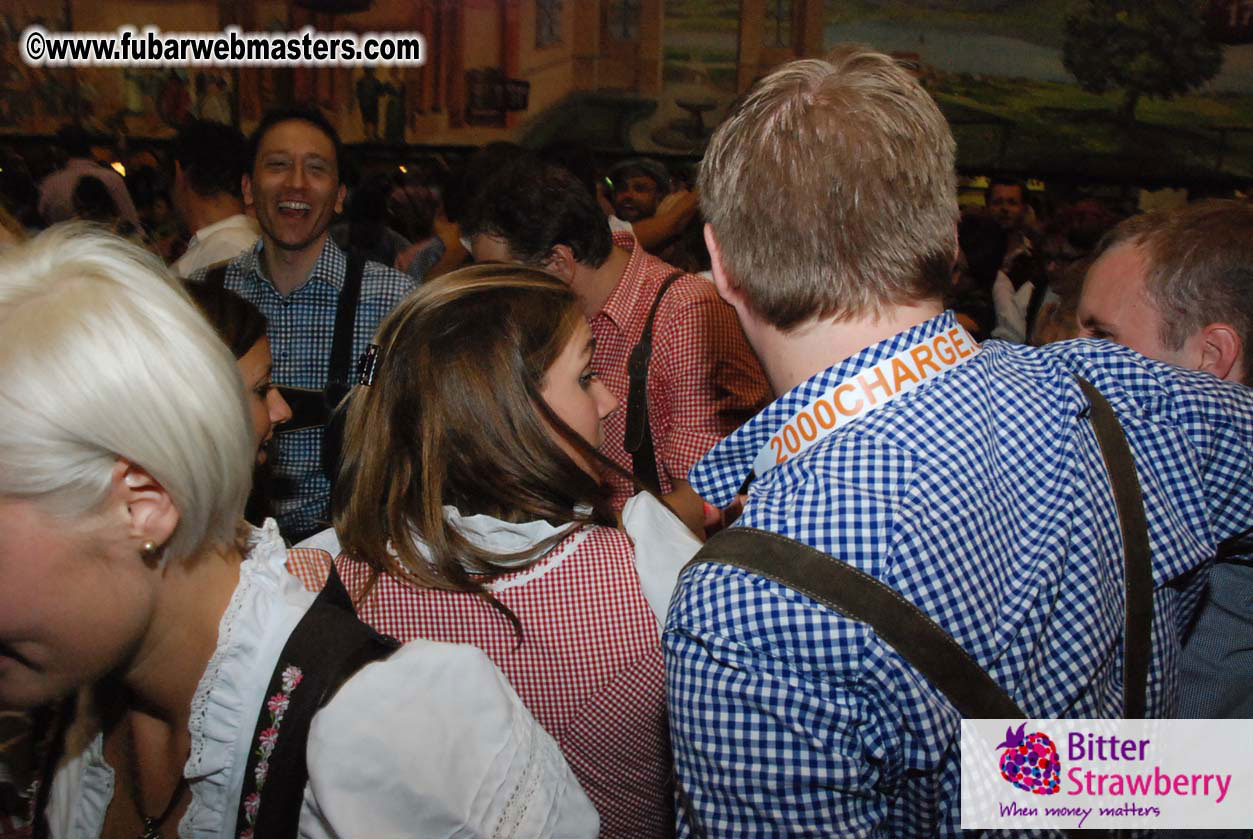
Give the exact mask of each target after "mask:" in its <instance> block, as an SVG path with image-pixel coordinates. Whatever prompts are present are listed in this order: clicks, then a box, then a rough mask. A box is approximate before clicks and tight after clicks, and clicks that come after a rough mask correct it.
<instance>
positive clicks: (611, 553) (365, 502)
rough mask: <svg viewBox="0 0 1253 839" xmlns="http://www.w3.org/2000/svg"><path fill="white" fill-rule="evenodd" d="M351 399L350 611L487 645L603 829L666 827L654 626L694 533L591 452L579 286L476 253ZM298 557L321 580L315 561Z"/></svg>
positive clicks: (596, 419) (396, 338)
mask: <svg viewBox="0 0 1253 839" xmlns="http://www.w3.org/2000/svg"><path fill="white" fill-rule="evenodd" d="M376 340H377V343H378V345H379V364H378V367H377V371H376V373H375V376H374V379H373V383H372V384H371V385H369V386H367V387H358V388H357V390H356V391H355V392H354V393H353V395H352V396H351V399H350V407H349V411H348V419H347V423H346V427H347V429H348V430H347V433H346V437H345V445H344V454H343V462H342V467H341V471H340V477H339V482H338V483H337V486H336V495H335V497H334V498H333V502H332V510H333V513H334V520H335V530H336V533H337V534H338V544H337V543H336V539H335V535H334V534H331V533H329V532H327V533H324V534H321V535H320V536H319V537H315V538H314V540H311V543H312V544H321V545H323V546H326V547H327V548H329V549H330V550H332V551H335V550H337V549H341V546H342V552H341V553H340V554H339V557H338V559H337V560H336V566H337V568H338V569H339V572H340V575H341V577H342V578H343V579H344V581H345V584H346V585H347V586H348V590H349V592H350V593H351V594H353V596H354V600H355V602H356V603H357V609H358V613H359V614H360V616H361V617H362V619H363V620H365V621H366V622H367V623H369V624H371V625H373V626H374V627H375V628H376V629H379V630H380V631H382V632H385V633H387V634H389V635H393V636H395V637H398V638H400V639H402V640H406V639H409V638H417V637H422V638H432V639H438V640H447V641H452V640H456V641H458V642H463V643H471V644H475V645H477V646H479V647H481V648H482V649H483V650H484V651H485V652H486V653H487V654H488V656H489V657H491V658H492V659H493V660H494V661H495V662H496V664H497V665H498V666H499V667H500V668H501V670H502V671H503V672H504V673H505V676H506V678H507V679H509V681H510V683H511V684H512V685H513V687H514V689H515V690H517V691H518V695H519V696H520V697H521V698H522V701H523V702H524V703H525V704H526V705H527V707H528V708H529V709H530V710H531V712H532V713H533V714H534V715H535V717H536V719H537V720H539V722H540V724H541V725H543V726H544V727H545V728H546V729H548V731H549V733H550V734H552V735H553V737H554V738H555V739H556V740H557V743H558V745H559V746H560V747H561V749H562V751H563V753H564V754H565V756H566V759H567V760H568V761H569V763H570V766H571V768H572V769H573V770H574V773H575V776H576V777H577V778H578V779H579V781H580V783H581V784H582V785H583V788H584V789H585V790H586V792H587V794H588V797H589V798H591V799H592V803H593V804H595V805H596V807H597V810H598V811H599V812H600V815H601V835H602V836H632V837H641V836H666V835H670V834H671V833H672V832H673V824H674V820H673V815H672V804H671V796H672V790H671V787H670V784H669V778H670V769H671V765H670V750H669V740H668V735H667V724H666V711H665V704H664V693H665V691H664V679H663V668H662V657H661V643H660V623H661V621H662V619H663V618H664V613H665V608H666V605H667V604H668V601H669V596H670V592H671V590H672V589H673V586H674V582H675V579H676V578H677V575H678V572H679V570H680V568H681V567H682V566H683V564H684V562H686V560H687V559H688V558H689V557H690V556H691V555H692V553H694V552H695V550H696V549H697V548H698V547H699V544H698V542H697V541H696V539H695V538H694V537H693V536H692V535H691V534H690V533H689V532H688V531H687V529H686V528H685V527H684V525H683V524H682V523H681V522H680V521H679V520H678V518H676V517H675V516H674V515H673V514H672V513H671V512H670V511H669V510H668V509H667V508H666V507H665V506H664V505H662V504H661V503H660V502H659V501H657V499H655V498H653V497H652V496H651V495H647V494H641V495H638V496H636V497H635V498H634V499H632V500H631V502H630V503H628V505H627V507H626V509H625V510H624V511H623V524H624V528H625V529H620V528H619V527H618V522H617V520H616V518H615V516H614V514H613V513H612V512H610V509H609V507H608V505H607V503H606V500H607V493H606V490H605V487H604V486H603V484H602V480H601V475H602V472H603V470H605V469H609V468H614V467H613V466H612V464H611V463H609V462H608V461H607V460H606V459H605V458H604V457H602V456H601V455H600V454H599V453H598V452H597V451H596V445H597V444H598V443H600V442H601V439H602V436H603V431H602V423H601V421H602V420H603V419H604V418H605V417H606V416H608V415H609V414H610V413H611V412H613V411H614V410H617V408H618V405H617V400H616V399H615V398H614V397H613V396H612V395H611V394H610V393H609V392H608V391H607V390H606V389H605V388H604V386H603V385H602V384H601V383H600V382H599V381H598V380H597V379H596V376H595V372H594V371H593V370H592V369H591V367H590V359H591V351H592V336H591V331H590V329H589V327H588V324H587V322H586V320H585V319H584V318H583V315H582V313H581V309H580V308H579V305H578V300H577V298H576V297H575V295H574V293H573V292H572V291H571V290H570V289H569V288H568V287H567V286H566V285H565V284H564V283H562V282H561V281H560V280H559V279H557V278H555V277H552V276H551V275H549V274H547V273H545V272H542V271H538V270H534V269H530V268H524V267H520V266H514V265H480V266H474V267H471V268H466V269H462V270H459V271H455V272H453V273H451V274H448V275H446V276H444V277H441V278H439V279H438V280H434V281H432V282H430V283H428V284H426V285H424V286H422V287H421V288H420V289H419V290H418V291H417V292H416V293H414V295H412V296H411V297H410V298H409V299H408V300H406V301H405V302H403V303H401V304H400V305H399V306H398V307H397V308H396V309H395V310H394V311H393V312H392V314H391V315H390V316H389V317H388V319H387V320H386V321H385V322H384V324H383V325H382V327H380V330H379V334H378V336H377V339H376ZM297 571H298V573H301V575H302V576H304V577H306V579H308V580H309V581H310V582H311V583H312V584H315V585H316V584H317V582H318V579H317V577H318V570H317V563H316V560H314V561H312V562H311V563H310V564H309V565H307V566H305V567H304V568H303V569H297Z"/></svg>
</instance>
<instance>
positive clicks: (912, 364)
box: [753, 326, 979, 477]
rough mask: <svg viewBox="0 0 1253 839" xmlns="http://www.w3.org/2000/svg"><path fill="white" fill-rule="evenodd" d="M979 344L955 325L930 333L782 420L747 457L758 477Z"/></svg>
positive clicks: (959, 361)
mask: <svg viewBox="0 0 1253 839" xmlns="http://www.w3.org/2000/svg"><path fill="white" fill-rule="evenodd" d="M978 351H979V345H978V344H976V343H975V339H974V338H972V337H970V333H968V332H967V331H966V330H965V329H963V328H962V327H960V326H957V327H954V328H952V329H949V330H947V331H945V332H940V333H938V334H936V335H931V336H929V337H926V338H924V339H922V340H921V341H919V342H918V343H916V344H914V345H913V346H912V347H908V348H906V349H904V350H901V351H900V352H898V353H897V354H896V355H894V356H892V357H891V358H885V359H884V360H883V361H880V362H879V363H878V364H876V365H875V366H873V367H871V368H870V369H868V370H863V371H862V372H860V373H858V374H857V375H855V376H850V377H849V378H847V379H845V380H844V381H842V382H840V383H839V384H838V385H836V386H835V387H832V388H830V389H828V390H827V391H826V392H825V393H823V394H822V395H821V396H819V397H818V398H817V399H815V400H814V401H813V402H810V403H809V404H808V405H806V406H805V407H804V408H801V409H800V410H799V411H797V412H796V413H795V414H793V415H792V417H791V419H789V420H788V421H787V422H785V423H783V425H782V426H781V427H780V428H779V430H778V431H777V432H775V433H774V435H772V436H771V438H770V439H769V440H768V441H767V442H766V445H765V446H763V447H762V449H761V451H760V452H758V453H757V457H756V458H755V459H754V460H753V471H754V472H755V473H756V474H757V475H758V477H760V476H762V475H764V474H766V473H767V472H769V471H770V470H771V469H773V468H774V467H776V466H778V465H779V464H781V463H787V462H788V461H789V460H791V459H793V458H795V457H796V456H797V455H799V454H800V453H801V452H803V451H805V450H806V449H808V448H809V447H810V446H812V445H814V444H815V443H817V442H818V441H819V440H822V439H823V438H825V437H827V436H828V435H830V434H832V433H834V432H835V431H836V430H837V429H839V428H842V427H844V426H845V425H848V424H849V423H850V422H852V421H853V420H855V419H857V418H858V417H862V416H865V415H866V414H868V413H870V412H871V411H873V410H875V409H877V408H882V407H883V406H884V405H886V404H888V403H889V402H891V401H892V400H893V399H896V398H897V397H898V396H902V395H904V394H906V393H909V392H910V391H911V390H913V389H914V388H916V387H918V386H919V385H920V384H922V383H923V382H924V381H926V380H927V379H928V378H931V377H934V376H938V375H939V374H940V373H943V372H945V371H946V370H951V369H953V368H954V367H957V366H958V365H960V364H964V363H965V362H967V361H969V360H970V359H971V358H973V357H974V355H975V353H977V352H978Z"/></svg>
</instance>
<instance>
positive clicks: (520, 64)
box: [0, 0, 1253, 185]
mask: <svg viewBox="0 0 1253 839" xmlns="http://www.w3.org/2000/svg"><path fill="white" fill-rule="evenodd" d="M337 2H338V0H318V2H317V3H312V4H311V2H310V0H222V2H220V3H218V4H216V5H215V4H205V3H201V2H195V0H161V2H159V3H151V2H150V3H145V4H143V5H142V7H136V6H134V5H133V4H132V3H129V2H127V0H59V2H57V3H52V4H49V3H47V2H44V0H0V55H2V56H3V60H2V61H0V134H10V135H21V136H25V137H38V136H48V135H51V134H52V133H54V132H55V131H56V129H57V127H58V126H59V125H60V124H61V123H62V122H65V121H76V122H79V123H80V124H82V125H84V127H87V128H89V129H90V130H92V131H94V132H96V133H98V134H100V135H105V136H107V135H113V136H115V137H118V138H122V137H126V136H130V137H134V138H154V139H161V138H165V137H169V136H171V135H172V134H173V132H174V130H175V127H176V126H177V124H179V122H180V121H181V120H182V119H183V118H185V117H186V116H187V115H196V116H202V117H206V118H210V119H219V120H222V121H229V122H235V123H237V124H238V125H239V126H240V127H241V128H243V129H244V130H245V131H247V130H249V129H250V128H251V127H252V126H253V125H255V123H256V120H257V119H258V118H259V116H260V114H261V112H262V111H263V110H264V109H265V108H267V107H269V106H271V105H273V104H275V103H277V102H280V101H291V100H293V99H294V100H297V101H305V102H309V103H312V104H316V105H318V106H320V107H321V108H322V109H323V110H324V111H325V113H326V114H327V116H328V117H329V118H331V119H332V120H334V121H336V123H337V125H338V126H339V129H340V131H341V133H342V134H343V136H344V139H345V140H346V141H347V142H350V143H365V144H371V145H376V146H379V147H387V146H393V147H400V146H403V145H405V144H410V145H431V146H449V147H470V146H475V145H481V144H483V143H486V142H490V141H492V140H506V139H508V140H515V141H518V142H521V143H523V144H524V145H530V146H539V145H543V144H545V143H547V142H551V141H554V140H562V141H574V142H584V143H587V144H588V145H590V146H592V147H594V148H596V149H597V150H599V151H601V152H605V153H609V154H625V153H629V152H633V151H635V152H644V153H650V154H657V155H665V156H673V157H682V158H689V159H694V158H696V157H698V156H699V155H700V153H701V151H702V149H703V147H704V144H705V142H706V140H707V139H708V136H709V133H710V131H711V130H712V129H713V127H714V126H716V125H717V123H718V121H719V120H720V119H721V117H722V115H723V114H724V113H725V111H726V108H727V106H728V104H729V103H730V102H731V101H732V100H733V99H734V98H735V96H736V95H738V94H739V93H741V92H743V91H744V90H745V89H747V87H748V86H749V85H750V84H751V83H752V81H753V80H754V79H755V78H758V77H760V76H761V75H763V74H765V73H767V72H769V70H770V69H771V68H772V67H775V66H777V65H778V64H779V63H781V62H783V61H787V60H790V59H792V58H794V57H797V56H803V55H810V56H817V55H821V54H822V53H823V52H824V51H825V50H826V49H828V48H829V47H830V46H832V45H833V44H836V43H839V42H844V41H855V42H860V43H864V44H869V45H871V46H873V47H876V48H879V49H882V50H884V51H886V52H889V53H892V54H894V55H896V56H897V57H899V58H900V59H901V60H903V61H906V62H908V63H909V64H910V65H911V66H912V67H913V68H914V69H915V71H916V72H917V74H918V76H919V78H920V79H921V81H922V83H923V84H924V85H926V87H927V88H928V89H929V90H930V91H931V93H932V94H933V95H934V96H935V98H936V100H937V101H938V102H939V103H940V106H941V107H942V109H943V110H944V112H945V114H946V115H947V116H948V118H949V120H950V122H951V123H952V126H953V130H954V133H955V134H956V136H957V139H958V147H959V164H960V166H961V167H962V168H963V169H964V170H966V171H972V172H988V171H992V170H1000V171H1006V172H1016V173H1022V174H1026V175H1029V176H1031V177H1051V176H1056V175H1062V174H1064V175H1070V176H1076V177H1095V178H1104V179H1110V180H1122V181H1137V182H1141V183H1153V182H1157V183H1159V184H1161V185H1168V184H1170V183H1186V182H1192V181H1197V180H1204V179H1208V180H1224V181H1228V182H1230V181H1243V180H1245V179H1249V178H1253V0H373V2H366V3H364V4H363V3H361V2H354V3H353V4H352V6H353V8H354V9H355V10H354V11H351V12H342V13H340V12H326V11H318V12H314V11H310V9H309V8H308V7H309V6H311V5H313V6H317V7H318V8H332V7H334V6H335V5H336V3H337ZM136 9H141V11H140V12H137V11H136ZM136 14H140V15H141V17H142V18H143V19H141V20H135V19H134V16H135V15H136ZM31 22H42V23H44V24H45V25H47V26H48V27H49V28H58V29H59V28H63V27H65V28H70V29H73V30H76V31H109V30H112V29H115V28H116V27H117V26H119V25H122V24H125V23H130V24H133V25H142V24H147V23H153V24H156V25H158V26H160V27H161V28H162V29H163V30H165V31H171V30H173V31H178V30H179V29H180V28H183V29H194V30H204V31H207V30H212V29H218V28H221V27H222V26H224V25H226V24H227V23H233V24H235V25H239V26H241V27H243V29H244V30H245V31H255V30H262V31H282V30H284V29H293V28H298V27H301V26H305V25H310V26H314V27H315V28H317V29H320V30H324V31H334V30H338V29H346V30H351V31H357V32H365V31H372V30H373V31H410V30H411V31H419V32H423V33H424V34H425V36H426V38H427V43H428V45H429V47H430V52H429V57H428V63H427V64H426V65H425V66H423V67H421V68H409V69H406V70H405V71H404V72H403V73H402V72H399V71H397V70H396V69H394V68H386V67H381V68H378V69H377V70H371V71H366V70H363V69H361V68H346V67H319V68H310V67H295V68H286V67H285V68H268V67H266V68H198V69H196V70H190V69H184V68H166V69H161V70H147V69H145V70H130V69H125V70H124V69H116V68H112V69H105V68H77V69H64V70H55V71H51V70H46V69H41V68H30V67H26V66H24V65H21V64H20V62H19V60H18V59H17V51H16V39H17V36H18V34H19V33H20V32H21V30H22V28H23V27H24V26H25V25H26V24H28V23H31Z"/></svg>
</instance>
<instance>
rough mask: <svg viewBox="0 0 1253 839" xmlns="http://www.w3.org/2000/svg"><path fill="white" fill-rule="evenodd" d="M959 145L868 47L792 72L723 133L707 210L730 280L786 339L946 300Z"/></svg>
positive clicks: (764, 83)
mask: <svg viewBox="0 0 1253 839" xmlns="http://www.w3.org/2000/svg"><path fill="white" fill-rule="evenodd" d="M955 156H956V143H955V142H954V141H953V135H952V132H951V131H950V130H949V127H948V123H947V122H946V121H945V119H944V116H943V115H942V114H941V113H940V111H939V108H937V107H936V104H935V102H934V101H933V100H932V99H931V97H930V96H929V95H928V94H927V92H926V91H925V90H923V89H922V86H921V85H920V84H919V83H918V81H917V80H916V79H915V78H914V77H913V75H912V74H911V73H910V72H909V71H908V70H906V69H905V68H904V67H902V66H901V65H900V64H898V63H897V62H896V61H895V60H893V59H892V58H891V57H890V56H887V55H884V54H882V53H879V52H874V51H873V50H870V49H868V48H866V47H862V46H856V45H845V46H841V47H838V48H837V49H836V50H835V51H834V52H832V53H831V54H830V55H829V56H828V57H827V59H826V60H816V59H806V60H801V61H793V62H790V63H788V64H785V65H783V66H782V67H780V68H779V69H778V70H775V71H774V72H773V73H771V74H770V75H768V76H766V77H765V78H764V79H762V80H761V81H760V82H759V83H758V84H757V86H756V87H754V88H753V89H752V90H751V91H750V92H749V93H748V94H747V95H746V96H745V97H744V98H743V99H742V100H741V101H740V102H739V103H738V105H737V106H735V107H734V108H733V110H732V112H731V114H730V116H729V117H728V118H727V119H726V121H725V122H723V123H722V125H721V126H719V128H718V129H717V131H715V132H714V135H713V138H712V139H711V140H710V143H709V148H708V150H707V151H706V153H705V158H704V160H703V161H702V163H701V167H700V190H701V208H702V209H703V211H704V213H705V217H706V219H708V221H709V223H710V225H711V226H712V227H713V232H714V237H715V238H716V240H717V242H718V245H719V250H720V253H721V256H722V264H723V267H724V268H725V269H726V271H727V273H728V275H729V280H730V282H731V284H732V285H733V286H734V287H736V288H737V289H738V290H740V291H741V292H742V293H743V294H744V295H745V299H746V302H747V303H748V305H749V307H750V308H751V309H752V310H753V311H754V313H755V314H757V315H758V316H760V317H762V318H763V319H764V320H766V321H767V322H769V323H771V324H772V325H774V326H776V327H778V328H779V329H782V330H785V331H786V330H789V329H791V328H793V327H795V326H797V325H799V324H801V323H804V322H806V321H809V320H812V319H814V318H822V319H832V320H844V319H849V318H856V317H873V316H876V315H878V314H879V313H880V312H882V311H883V310H884V309H886V308H887V307H890V306H894V305H902V304H908V303H912V302H916V301H919V300H924V299H928V298H932V297H938V296H939V295H940V294H941V290H942V288H943V284H944V283H945V282H946V281H947V278H948V274H949V268H950V266H951V264H952V261H953V256H954V254H955V252H956V227H955V225H956V221H957V189H956V173H955Z"/></svg>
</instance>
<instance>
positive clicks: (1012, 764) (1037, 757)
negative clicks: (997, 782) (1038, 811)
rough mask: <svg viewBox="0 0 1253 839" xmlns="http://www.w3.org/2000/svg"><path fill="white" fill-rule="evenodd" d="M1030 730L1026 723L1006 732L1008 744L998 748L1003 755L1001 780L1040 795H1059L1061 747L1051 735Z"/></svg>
mask: <svg viewBox="0 0 1253 839" xmlns="http://www.w3.org/2000/svg"><path fill="white" fill-rule="evenodd" d="M1026 730H1027V724H1026V723H1025V722H1024V723H1023V724H1022V725H1020V726H1018V730H1017V731H1014V729H1013V727H1012V726H1011V727H1010V728H1007V729H1005V742H1004V743H1001V744H1000V745H999V746H997V748H998V749H1005V751H1003V752H1001V777H1002V778H1004V779H1005V780H1007V781H1009V782H1010V783H1011V784H1013V785H1014V786H1016V787H1018V788H1019V789H1025V790H1026V791H1027V792H1031V793H1035V794H1036V795H1055V794H1056V793H1057V791H1058V790H1059V789H1060V788H1061V772H1062V765H1061V762H1060V761H1059V760H1058V759H1057V746H1056V745H1054V743H1053V741H1052V740H1050V739H1049V736H1048V735H1047V734H1044V733H1042V732H1039V731H1033V732H1031V733H1030V734H1027V735H1025V736H1024V735H1023V732H1024V731H1026Z"/></svg>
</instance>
